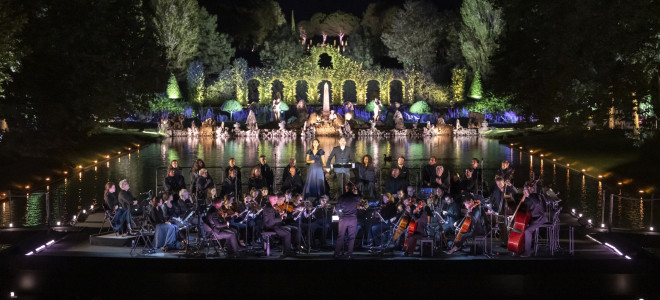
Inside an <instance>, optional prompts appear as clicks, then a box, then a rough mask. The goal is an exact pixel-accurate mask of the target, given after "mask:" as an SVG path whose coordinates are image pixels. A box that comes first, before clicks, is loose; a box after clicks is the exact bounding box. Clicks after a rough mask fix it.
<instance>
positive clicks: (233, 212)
mask: <svg viewBox="0 0 660 300" xmlns="http://www.w3.org/2000/svg"><path fill="white" fill-rule="evenodd" d="M220 212H221V213H222V214H223V215H224V217H225V219H227V220H229V227H230V228H231V229H232V230H234V232H236V233H237V234H238V237H239V241H238V244H239V245H241V246H242V247H245V239H246V237H245V236H244V235H245V229H246V227H247V224H245V223H243V222H241V221H242V220H243V218H244V217H245V214H246V213H247V211H245V209H243V207H242V205H241V204H240V203H237V202H236V201H235V199H234V195H231V194H230V195H225V196H224V198H223V200H222V207H221V209H220Z"/></svg>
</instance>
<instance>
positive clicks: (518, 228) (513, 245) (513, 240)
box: [507, 180, 538, 254]
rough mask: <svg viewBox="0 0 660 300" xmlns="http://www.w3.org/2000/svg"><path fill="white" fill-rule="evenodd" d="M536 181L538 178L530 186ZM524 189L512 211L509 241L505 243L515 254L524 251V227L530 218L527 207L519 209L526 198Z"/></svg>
mask: <svg viewBox="0 0 660 300" xmlns="http://www.w3.org/2000/svg"><path fill="white" fill-rule="evenodd" d="M537 182H538V180H536V181H534V182H533V183H532V184H531V186H535V185H536V183H537ZM526 188H527V187H525V189H526ZM526 191H527V190H525V192H524V193H523V197H522V199H520V203H518V207H516V211H515V212H514V213H513V222H512V223H511V224H509V241H508V243H507V249H509V251H511V252H514V253H517V254H521V253H523V252H524V251H525V229H526V228H527V224H529V221H530V220H531V219H532V217H531V216H530V215H529V213H528V212H527V209H525V208H523V209H522V210H521V209H520V206H521V204H522V203H523V202H525V198H527V192H526ZM511 225H513V226H511Z"/></svg>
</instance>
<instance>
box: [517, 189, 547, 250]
mask: <svg viewBox="0 0 660 300" xmlns="http://www.w3.org/2000/svg"><path fill="white" fill-rule="evenodd" d="M520 201H522V202H524V203H525V205H527V213H528V214H530V216H531V217H532V218H531V220H530V221H529V226H527V228H525V251H524V252H523V253H522V254H521V255H520V257H528V256H530V255H531V254H532V237H533V234H534V231H535V230H536V229H537V228H539V227H541V225H543V224H545V223H547V222H548V218H547V216H546V214H545V204H544V203H543V200H542V199H541V197H540V196H539V194H537V193H536V183H535V182H532V183H526V184H525V189H524V190H523V198H522V200H520Z"/></svg>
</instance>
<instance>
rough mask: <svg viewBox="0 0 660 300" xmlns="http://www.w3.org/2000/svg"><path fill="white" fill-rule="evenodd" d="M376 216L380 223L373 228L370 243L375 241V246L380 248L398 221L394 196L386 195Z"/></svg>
mask: <svg viewBox="0 0 660 300" xmlns="http://www.w3.org/2000/svg"><path fill="white" fill-rule="evenodd" d="M374 215H375V216H376V218H377V219H378V220H379V222H378V223H377V224H375V225H373V226H371V230H370V231H369V241H373V245H374V246H380V245H381V243H382V241H383V237H384V236H385V234H386V233H388V232H390V231H391V230H392V227H394V221H396V204H394V197H392V194H390V193H385V194H384V195H383V198H382V202H381V204H380V208H379V209H378V210H376V211H375V212H374Z"/></svg>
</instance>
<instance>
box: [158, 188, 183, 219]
mask: <svg viewBox="0 0 660 300" xmlns="http://www.w3.org/2000/svg"><path fill="white" fill-rule="evenodd" d="M163 201H165V203H164V207H165V212H166V217H167V219H168V220H170V221H171V220H172V219H173V218H183V217H185V216H186V212H187V211H188V207H187V206H186V204H185V203H184V202H183V201H182V200H174V195H172V194H170V193H168V192H165V193H163Z"/></svg>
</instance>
